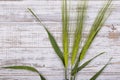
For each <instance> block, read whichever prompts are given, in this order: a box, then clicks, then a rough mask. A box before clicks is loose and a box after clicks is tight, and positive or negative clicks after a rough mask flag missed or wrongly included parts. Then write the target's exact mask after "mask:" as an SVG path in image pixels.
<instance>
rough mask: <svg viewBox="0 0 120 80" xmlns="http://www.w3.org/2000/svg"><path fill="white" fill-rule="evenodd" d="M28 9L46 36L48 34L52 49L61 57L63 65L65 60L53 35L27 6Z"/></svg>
mask: <svg viewBox="0 0 120 80" xmlns="http://www.w3.org/2000/svg"><path fill="white" fill-rule="evenodd" d="M28 10H29V11H30V12H31V13H32V15H33V16H34V17H35V18H36V19H37V20H38V21H39V22H40V24H41V25H42V26H43V27H44V28H45V30H46V32H47V34H48V36H49V39H50V42H51V45H52V47H53V49H54V51H55V52H56V54H57V56H58V57H59V58H60V59H61V61H62V63H63V65H64V66H65V62H64V57H63V53H62V51H61V50H60V48H59V46H58V44H57V42H56V40H55V38H54V36H53V35H52V34H51V33H50V31H49V30H48V29H47V28H46V26H45V25H44V24H42V22H41V20H40V19H39V18H38V17H37V15H36V14H35V13H34V12H33V11H32V10H31V9H29V8H28Z"/></svg>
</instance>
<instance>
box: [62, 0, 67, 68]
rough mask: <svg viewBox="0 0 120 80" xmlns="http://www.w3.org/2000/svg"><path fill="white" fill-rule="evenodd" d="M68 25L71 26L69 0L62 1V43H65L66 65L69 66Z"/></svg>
mask: <svg viewBox="0 0 120 80" xmlns="http://www.w3.org/2000/svg"><path fill="white" fill-rule="evenodd" d="M68 26H69V17H68V8H67V0H63V1H62V43H63V53H64V60H65V66H66V67H67V66H68V56H69V54H68V53H69V51H68V49H69V39H68Z"/></svg>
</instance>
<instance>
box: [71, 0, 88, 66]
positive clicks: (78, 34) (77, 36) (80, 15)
mask: <svg viewBox="0 0 120 80" xmlns="http://www.w3.org/2000/svg"><path fill="white" fill-rule="evenodd" d="M79 3H81V2H79ZM79 3H78V7H77V8H78V12H77V24H76V30H75V33H74V42H73V48H72V59H71V64H72V65H73V64H74V62H75V59H76V56H77V53H78V50H79V44H80V41H81V38H82V31H83V26H84V21H85V15H86V9H87V1H86V0H85V1H84V2H83V3H81V5H80V4H79ZM80 7H81V8H80Z"/></svg>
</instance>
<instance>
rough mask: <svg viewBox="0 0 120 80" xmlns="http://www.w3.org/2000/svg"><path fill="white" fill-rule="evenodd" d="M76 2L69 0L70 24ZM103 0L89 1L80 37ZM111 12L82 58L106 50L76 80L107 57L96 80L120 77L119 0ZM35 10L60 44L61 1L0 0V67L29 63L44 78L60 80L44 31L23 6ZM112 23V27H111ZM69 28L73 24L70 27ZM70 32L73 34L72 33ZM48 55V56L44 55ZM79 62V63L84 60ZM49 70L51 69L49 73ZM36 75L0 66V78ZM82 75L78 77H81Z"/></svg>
mask: <svg viewBox="0 0 120 80" xmlns="http://www.w3.org/2000/svg"><path fill="white" fill-rule="evenodd" d="M76 1H77V0H74V1H73V2H72V6H74V7H73V8H72V9H71V12H73V14H72V21H73V22H72V24H74V23H75V22H74V20H75V19H74V15H75V14H74V12H75V5H76ZM102 3H103V0H96V1H95V0H91V1H90V2H89V11H88V15H87V21H86V28H85V32H84V38H86V36H87V34H88V30H89V28H90V25H92V24H91V23H92V22H93V20H94V18H95V15H96V14H97V11H98V10H99V8H101V6H102ZM113 4H114V6H113V13H112V14H111V17H110V18H109V20H108V21H107V22H106V24H105V25H104V26H103V29H102V30H101V32H100V33H99V34H98V36H97V38H96V40H95V41H94V43H93V45H92V46H91V47H90V50H89V51H88V55H87V56H86V58H85V60H84V61H86V60H88V59H90V58H92V57H93V56H95V55H96V54H98V53H99V52H101V51H102V52H103V51H105V52H107V53H106V54H104V55H102V56H100V57H99V58H97V59H96V60H95V61H93V62H92V63H91V64H90V65H89V66H87V67H86V68H85V69H84V70H82V72H81V73H79V77H78V80H88V79H89V78H90V77H91V76H92V75H93V74H95V72H97V71H98V70H99V69H100V68H101V67H102V66H103V65H104V64H105V63H106V62H107V61H108V59H109V58H110V57H113V60H112V62H111V64H110V65H109V66H108V68H106V70H105V71H104V73H103V74H102V75H101V77H100V78H99V79H98V80H119V79H120V77H119V75H120V68H119V65H120V54H119V52H120V49H119V48H120V23H119V22H120V16H119V13H120V1H119V0H114V2H113ZM28 7H29V8H32V9H34V10H35V12H36V13H37V15H38V16H39V17H40V18H41V19H42V21H43V23H44V24H45V25H46V26H47V28H48V29H49V30H50V31H51V32H52V33H53V35H54V36H55V38H56V40H57V42H58V43H59V45H60V47H61V48H62V45H61V12H60V11H61V0H56V1H55V0H1V1H0V33H1V34H0V66H1V67H2V66H7V65H30V66H33V67H35V68H37V69H38V70H39V71H41V72H42V73H43V74H44V75H45V76H46V77H47V78H48V80H56V79H57V80H62V78H63V67H62V64H61V62H60V61H59V59H58V57H57V56H56V55H55V53H54V51H53V49H52V48H51V45H50V42H49V40H48V36H47V33H46V32H45V30H44V28H43V27H42V26H40V25H39V24H38V23H37V21H36V20H35V18H34V17H33V16H32V15H31V14H30V13H29V12H28V10H27V8H28ZM113 26H114V27H113ZM71 27H72V29H74V28H73V26H71ZM72 34H73V33H72ZM48 55H49V56H48ZM84 61H83V62H84ZM52 71H54V72H53V73H52ZM36 75H37V74H34V73H31V72H28V71H15V70H4V69H0V80H39V77H38V76H36ZM81 76H82V77H81Z"/></svg>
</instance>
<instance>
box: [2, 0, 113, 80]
mask: <svg viewBox="0 0 120 80" xmlns="http://www.w3.org/2000/svg"><path fill="white" fill-rule="evenodd" d="M111 2H112V0H108V1H107V2H106V3H105V4H104V6H103V7H102V8H101V9H100V11H99V13H98V15H97V16H96V18H95V20H94V22H93V24H92V26H91V29H90V31H89V34H88V37H87V38H86V41H85V42H84V45H83V47H82V48H81V47H79V46H80V45H82V44H81V42H82V38H83V32H84V29H83V28H84V27H85V25H84V24H85V21H86V13H87V8H88V1H87V0H84V1H83V0H82V1H80V0H78V5H77V10H76V13H77V15H76V23H75V26H74V27H75V31H74V34H73V35H74V37H73V42H72V43H73V45H72V51H71V52H70V49H69V48H70V44H69V39H70V36H69V27H70V25H69V24H70V11H69V7H72V6H69V5H68V1H67V0H62V10H61V13H62V46H63V48H62V50H61V48H60V47H59V45H58V43H57V42H56V40H55V38H54V36H53V35H52V34H51V32H50V31H49V30H48V29H47V28H46V26H45V25H44V24H43V23H42V21H41V20H40V18H39V17H38V16H37V15H36V14H35V12H34V11H33V10H32V9H30V8H28V10H29V11H30V12H31V13H32V15H33V16H34V17H35V18H36V19H37V20H38V22H39V23H40V25H42V26H43V27H44V29H45V30H46V32H47V34H48V37H49V40H50V43H51V45H52V47H53V49H54V51H55V53H56V55H57V56H58V57H59V58H60V61H61V62H62V64H63V66H64V73H65V74H64V76H65V80H76V77H77V74H78V72H80V71H81V70H82V69H84V68H85V67H86V66H87V65H88V64H89V63H90V62H91V61H92V60H94V59H95V58H97V57H98V56H100V55H102V54H104V53H105V52H101V53H100V54H98V55H96V56H95V57H93V58H91V59H90V60H88V61H86V62H84V63H83V64H80V62H81V61H82V60H83V59H84V58H85V56H86V55H87V51H88V50H89V47H90V46H91V44H92V43H93V41H94V39H95V37H96V36H97V34H98V33H99V31H100V30H101V28H102V26H103V25H104V23H105V21H106V20H107V19H108V17H109V16H110V13H111V12H110V7H111ZM79 48H81V49H79ZM79 50H80V51H79ZM69 56H70V57H69ZM110 61H111V58H110V60H109V61H108V62H107V64H106V65H104V67H102V68H101V69H100V70H99V71H98V72H97V73H96V74H95V75H94V76H92V77H91V78H90V80H96V79H97V78H98V76H99V75H100V74H101V73H102V71H103V70H104V69H105V68H106V66H107V65H108V64H109V62H110ZM69 62H70V63H69ZM3 68H7V69H23V70H29V71H32V72H36V73H38V74H39V76H40V78H41V80H46V79H45V77H44V76H43V75H42V74H40V73H39V71H37V70H36V69H35V68H33V67H30V66H8V67H3ZM69 68H71V69H69Z"/></svg>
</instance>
